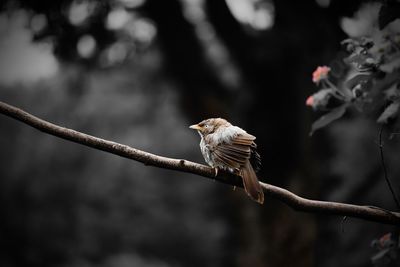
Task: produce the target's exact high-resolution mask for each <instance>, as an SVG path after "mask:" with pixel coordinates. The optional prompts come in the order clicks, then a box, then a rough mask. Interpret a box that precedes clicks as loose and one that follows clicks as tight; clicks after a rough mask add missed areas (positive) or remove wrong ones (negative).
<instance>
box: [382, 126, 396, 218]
mask: <svg viewBox="0 0 400 267" xmlns="http://www.w3.org/2000/svg"><path fill="white" fill-rule="evenodd" d="M383 127H384V125H383V124H382V126H381V129H380V131H379V151H380V155H381V163H382V168H383V173H384V176H385V180H386V183H387V185H388V187H389V189H390V192H391V193H392V197H393V200H394V202H395V203H396V206H397V209H398V210H400V202H399V200H398V198H397V196H396V193H395V192H394V190H393V187H392V183H391V182H390V179H389V176H388V174H387V168H386V164H385V156H384V154H383V144H382V132H383Z"/></svg>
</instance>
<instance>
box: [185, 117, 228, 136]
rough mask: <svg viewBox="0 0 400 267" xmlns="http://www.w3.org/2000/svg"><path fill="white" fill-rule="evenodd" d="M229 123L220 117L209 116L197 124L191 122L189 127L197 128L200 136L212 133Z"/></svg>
mask: <svg viewBox="0 0 400 267" xmlns="http://www.w3.org/2000/svg"><path fill="white" fill-rule="evenodd" d="M229 125H231V124H230V123H229V122H228V121H227V120H225V119H222V118H211V119H207V120H203V121H201V122H199V123H198V124H193V125H191V126H190V127H189V128H190V129H193V130H197V131H198V132H199V134H200V135H201V136H205V135H208V134H212V133H214V132H215V131H216V130H218V129H219V128H220V127H227V126H229Z"/></svg>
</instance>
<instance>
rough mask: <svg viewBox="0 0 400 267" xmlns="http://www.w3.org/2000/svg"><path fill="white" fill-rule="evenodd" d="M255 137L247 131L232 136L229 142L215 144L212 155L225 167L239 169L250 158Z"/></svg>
mask: <svg viewBox="0 0 400 267" xmlns="http://www.w3.org/2000/svg"><path fill="white" fill-rule="evenodd" d="M255 139H256V138H255V137H254V136H252V135H250V134H248V133H241V134H239V135H236V136H233V137H232V139H231V140H230V142H223V143H220V144H218V145H217V146H215V148H214V157H215V159H216V160H217V161H219V162H221V163H222V164H223V165H225V166H226V167H229V168H232V169H240V168H241V167H242V166H244V165H245V163H246V161H247V160H249V159H250V156H251V152H252V150H251V147H252V144H253V143H254V140H255Z"/></svg>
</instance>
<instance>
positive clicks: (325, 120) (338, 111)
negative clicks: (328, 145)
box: [310, 104, 348, 136]
mask: <svg viewBox="0 0 400 267" xmlns="http://www.w3.org/2000/svg"><path fill="white" fill-rule="evenodd" d="M347 106H348V104H344V105H341V106H340V107H337V108H335V109H333V110H332V111H330V112H329V113H327V114H325V115H323V116H321V117H320V118H319V119H318V120H316V121H315V122H314V123H313V124H312V126H311V132H310V136H311V135H313V134H314V132H315V131H316V130H318V129H321V128H323V127H325V126H327V125H328V124H329V123H331V122H332V121H334V120H337V119H339V118H340V117H342V116H343V115H344V113H345V112H346V108H347Z"/></svg>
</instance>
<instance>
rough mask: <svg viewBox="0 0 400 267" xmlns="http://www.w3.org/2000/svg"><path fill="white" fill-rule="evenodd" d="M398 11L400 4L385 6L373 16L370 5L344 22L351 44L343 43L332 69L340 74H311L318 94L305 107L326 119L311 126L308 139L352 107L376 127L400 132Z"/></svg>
mask: <svg viewBox="0 0 400 267" xmlns="http://www.w3.org/2000/svg"><path fill="white" fill-rule="evenodd" d="M398 9H399V3H398V2H394V3H391V2H390V3H386V4H384V5H382V6H380V8H379V12H378V13H376V14H375V16H373V15H372V16H371V14H374V10H376V4H368V5H364V6H363V7H362V8H361V9H360V11H359V12H358V13H357V14H356V16H355V18H354V19H346V20H344V21H343V23H342V26H343V28H344V30H345V31H346V32H347V33H348V35H349V37H350V38H348V39H346V40H344V41H342V43H341V44H342V46H343V49H344V50H345V51H346V56H345V57H344V58H343V59H336V60H335V63H339V64H334V65H335V67H336V66H339V68H342V70H344V74H342V73H343V71H341V70H337V69H332V70H331V68H330V67H326V66H324V67H318V68H317V70H315V72H314V73H313V82H314V83H315V84H317V86H319V87H320V90H319V91H318V92H317V93H315V94H314V95H312V96H310V97H309V98H308V99H307V101H306V105H308V106H311V107H312V108H313V109H314V110H319V111H327V114H325V115H323V116H321V117H320V118H319V119H318V120H317V121H316V122H314V124H313V125H312V130H311V133H313V132H314V131H316V130H318V129H320V128H322V127H325V126H326V125H328V124H329V123H331V122H332V121H334V120H336V119H339V118H340V117H342V116H343V115H344V114H345V110H346V109H347V108H351V107H354V108H355V109H356V110H358V111H360V112H363V113H365V114H367V115H370V116H375V118H376V117H377V119H376V120H377V122H378V123H381V124H393V125H394V126H398V124H399V121H400V120H399V119H397V118H398V112H399V106H400V97H399V96H400V82H399V77H400V20H399V19H398V18H399V14H400V13H399V12H394V11H395V10H398ZM366 20H369V23H366V22H365V21H366ZM360 21H361V22H362V23H361V22H360ZM360 25H362V27H361V26H360ZM365 25H367V26H368V27H366V26H365ZM332 68H334V67H332ZM336 68H337V67H336ZM338 73H339V74H340V75H339V74H338ZM376 113H378V114H376Z"/></svg>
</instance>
